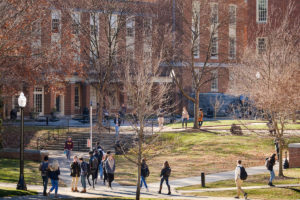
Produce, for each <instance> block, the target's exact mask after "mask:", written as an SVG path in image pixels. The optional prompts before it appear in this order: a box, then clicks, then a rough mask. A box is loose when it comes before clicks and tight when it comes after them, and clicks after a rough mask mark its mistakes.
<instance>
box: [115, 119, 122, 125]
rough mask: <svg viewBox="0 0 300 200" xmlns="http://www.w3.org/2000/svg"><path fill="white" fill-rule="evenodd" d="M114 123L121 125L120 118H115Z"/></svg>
mask: <svg viewBox="0 0 300 200" xmlns="http://www.w3.org/2000/svg"><path fill="white" fill-rule="evenodd" d="M114 123H115V125H118V126H121V119H120V118H118V120H117V118H115V119H114Z"/></svg>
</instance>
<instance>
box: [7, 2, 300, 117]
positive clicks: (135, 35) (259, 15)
mask: <svg viewBox="0 0 300 200" xmlns="http://www.w3.org/2000/svg"><path fill="white" fill-rule="evenodd" d="M199 1H201V0H188V1H183V0H182V1H180V0H169V1H168V2H169V7H168V8H167V10H166V13H167V16H169V23H170V24H172V29H173V43H174V44H173V47H174V48H176V52H177V53H178V52H179V54H181V55H185V56H186V57H189V58H188V59H189V60H188V61H192V62H194V65H195V67H196V68H201V67H203V63H204V62H205V59H206V54H205V53H203V52H205V48H206V47H207V45H211V46H212V47H211V52H210V55H209V56H210V57H209V59H208V61H207V63H209V65H210V67H211V69H213V70H211V71H210V75H209V76H210V77H214V78H212V80H211V81H208V82H207V83H206V84H204V85H203V87H202V89H201V95H202V97H203V98H202V100H201V101H202V102H201V103H200V105H201V106H202V107H209V103H208V100H209V98H210V97H213V96H215V95H219V94H222V95H223V97H224V98H225V99H226V98H227V100H228V102H230V101H232V98H231V97H230V98H229V97H226V92H227V89H228V84H229V78H230V68H229V64H230V63H235V64H238V62H239V56H240V55H241V54H242V53H243V49H244V47H245V46H246V45H250V44H253V43H255V44H256V46H257V49H258V51H260V50H262V49H263V48H264V45H265V43H264V38H261V37H255V36H254V35H253V34H251V33H253V32H255V31H256V30H258V29H259V27H260V26H264V25H265V24H266V23H268V18H269V17H270V16H269V15H268V12H269V10H270V9H271V7H273V6H275V7H276V6H277V7H278V6H279V7H284V6H286V5H287V3H286V1H282V0H226V1H220V0H211V1H209V5H207V7H205V6H200V5H201V4H200V3H199ZM197 2H198V3H197ZM297 2H298V3H297ZM135 3H137V4H139V5H143V6H150V7H151V6H156V4H155V3H156V0H140V1H138V0H137V1H135ZM296 6H297V8H298V11H299V8H300V6H299V1H296ZM197 13H199V16H201V17H199V21H197V22H195V20H194V19H195V18H194V16H195V14H197ZM200 13H204V14H205V15H203V17H202V15H201V14H200ZM298 13H300V12H298ZM96 16H97V20H92V14H91V13H89V12H88V11H87V10H86V9H85V8H84V5H82V8H76V10H75V11H74V14H73V15H72V19H73V20H74V21H76V22H77V23H86V24H88V25H89V27H90V29H91V30H90V31H91V32H92V31H96V32H97V33H98V32H99V33H100V36H101V32H103V30H101V27H100V25H99V20H101V11H99V13H97V14H96ZM66 17H67V16H65V15H64V14H63V12H61V11H60V10H59V9H55V8H51V9H49V12H48V17H47V20H46V21H45V22H44V23H46V24H48V25H49V26H46V27H48V28H46V29H42V30H40V31H38V32H37V33H38V35H37V37H35V41H32V43H33V45H32V48H36V47H37V46H39V45H44V44H51V45H58V46H61V41H62V40H64V39H66V38H64V37H65V36H64V35H63V34H62V33H63V30H64V28H65V27H64V18H66ZM94 17H95V16H94ZM118 17H119V16H118V14H115V15H113V17H112V19H111V20H112V21H115V20H116V19H117V18H118ZM122 17H123V18H124V19H125V20H126V26H125V30H124V31H123V33H122V34H121V37H123V38H125V39H124V40H122V42H123V43H122V44H123V45H124V46H126V48H125V50H124V51H125V53H126V55H131V56H134V55H135V54H139V53H140V52H143V54H144V56H146V55H147V56H151V55H152V52H151V45H149V43H147V42H141V41H143V38H145V37H149V38H151V29H152V26H153V23H155V19H153V18H152V17H149V16H148V15H147V14H145V13H138V12H137V13H134V14H133V15H132V16H130V17H129V16H125V17H124V16H122ZM158 18H159V16H158ZM195 23H199V25H198V28H199V32H201V33H203V37H202V35H201V37H200V38H199V39H198V40H197V41H196V44H197V45H196V46H194V47H192V48H194V50H193V56H192V57H191V56H190V55H189V54H190V49H191V43H190V41H191V39H192V33H191V32H192V31H195V30H194V29H193V25H195ZM212 23H215V24H221V23H223V24H224V25H222V26H220V28H219V29H218V31H217V32H216V33H214V34H213V35H212V37H213V40H212V43H209V44H208V43H206V42H207V40H208V37H209V36H210V35H209V34H206V32H209V31H208V30H211V29H210V28H211V26H212ZM138 24H142V26H141V25H138ZM194 27H195V26H194ZM140 29H144V31H142V32H143V33H141V31H140ZM45 33H49V34H45ZM72 34H75V35H76V31H75V32H73V33H72ZM147 35H148V36H147ZM76 37H77V36H76ZM76 37H74V38H76ZM78 37H80V36H78ZM141 38H142V39H141ZM75 43H76V46H77V49H76V50H77V54H76V53H75V59H78V60H82V59H84V57H85V56H86V55H84V54H83V53H82V51H83V50H82V46H83V45H84V44H83V41H82V40H81V39H78V40H77V41H76V42H75ZM183 65H184V64H183V62H176V64H175V65H174V66H175V67H174V66H173V69H175V72H176V75H177V76H180V78H181V80H182V82H183V87H184V89H185V90H186V91H187V92H188V93H190V94H192V93H193V89H192V87H191V86H192V84H193V81H192V78H191V72H190V70H188V69H185V68H184V67H183ZM162 68H163V70H162V71H163V73H162V77H160V78H158V79H157V82H158V83H159V82H161V81H163V82H170V83H172V78H171V77H170V70H169V68H168V67H166V66H164V65H162ZM66 79H67V80H68V81H67V82H68V83H67V84H65V85H63V86H61V88H62V91H63V92H57V91H55V92H54V91H51V90H50V89H49V88H50V86H47V85H45V86H42V85H37V86H34V87H30V88H25V95H26V96H27V99H28V106H26V108H25V115H29V114H30V113H37V114H39V115H41V116H43V115H49V114H50V113H51V112H52V111H53V109H55V110H56V112H58V113H59V115H61V116H74V115H78V114H79V115H80V114H82V112H83V109H84V108H86V107H89V105H90V102H91V101H92V102H93V107H94V110H96V108H97V106H96V103H95V102H96V94H97V91H96V89H95V88H94V87H93V86H91V82H90V81H88V80H85V79H84V78H82V77H79V76H77V75H74V76H70V77H67V78H66ZM175 88H176V87H174V91H172V92H175V94H177V95H175V96H176V97H174V98H176V101H177V102H179V107H180V108H181V107H182V106H183V105H188V104H189V103H188V101H187V100H186V98H184V97H183V96H182V95H181V94H180V92H179V90H178V89H175ZM224 94H225V95H224ZM107 99H108V100H107V102H108V103H107V104H108V105H106V107H107V108H108V109H110V110H112V111H116V110H118V109H119V107H120V106H121V104H122V103H125V104H126V105H127V106H128V107H130V105H129V104H130V103H129V102H127V96H126V94H123V93H122V91H121V90H118V89H116V90H114V91H112V92H111V95H110V96H109V97H107ZM16 107H17V96H12V97H5V111H6V112H5V114H6V116H9V112H10V110H12V109H13V108H16ZM190 110H192V109H190Z"/></svg>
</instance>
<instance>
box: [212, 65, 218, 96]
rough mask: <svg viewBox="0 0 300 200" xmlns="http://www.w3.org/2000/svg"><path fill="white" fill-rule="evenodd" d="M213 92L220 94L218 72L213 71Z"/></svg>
mask: <svg viewBox="0 0 300 200" xmlns="http://www.w3.org/2000/svg"><path fill="white" fill-rule="evenodd" d="M211 92H218V71H217V70H215V71H212V81H211Z"/></svg>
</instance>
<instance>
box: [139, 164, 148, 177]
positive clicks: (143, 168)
mask: <svg viewBox="0 0 300 200" xmlns="http://www.w3.org/2000/svg"><path fill="white" fill-rule="evenodd" d="M148 173H149V168H148V165H147V164H146V163H143V164H142V166H141V176H142V177H144V178H145V177H147V176H148Z"/></svg>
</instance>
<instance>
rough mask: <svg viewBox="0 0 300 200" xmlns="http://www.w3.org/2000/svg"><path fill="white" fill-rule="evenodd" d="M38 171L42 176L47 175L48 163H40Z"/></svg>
mask: <svg viewBox="0 0 300 200" xmlns="http://www.w3.org/2000/svg"><path fill="white" fill-rule="evenodd" d="M39 170H40V171H41V175H42V176H47V175H48V163H45V162H42V163H41V164H40V167H39Z"/></svg>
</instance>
